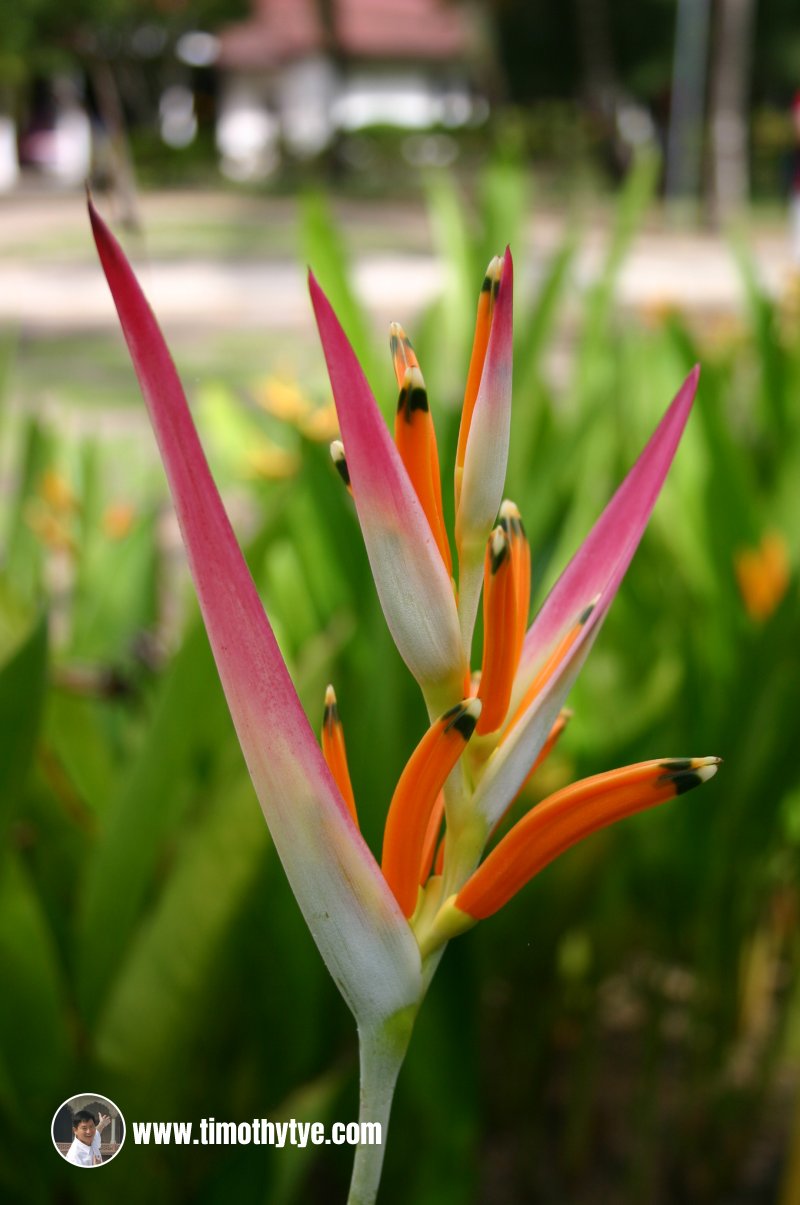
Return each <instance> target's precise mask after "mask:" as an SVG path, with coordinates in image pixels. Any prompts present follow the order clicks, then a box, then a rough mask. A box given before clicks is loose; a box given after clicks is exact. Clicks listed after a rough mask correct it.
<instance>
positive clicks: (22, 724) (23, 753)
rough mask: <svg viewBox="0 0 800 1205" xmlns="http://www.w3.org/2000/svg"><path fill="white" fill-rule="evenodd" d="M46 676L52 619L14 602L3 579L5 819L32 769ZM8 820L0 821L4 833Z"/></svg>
mask: <svg viewBox="0 0 800 1205" xmlns="http://www.w3.org/2000/svg"><path fill="white" fill-rule="evenodd" d="M46 679H47V620H46V618H45V617H44V616H32V615H31V614H30V610H29V609H28V608H24V607H21V606H20V605H19V604H18V603H16V602H15V601H13V600H12V598H11V597H10V595H9V593H8V591H7V589H6V588H5V585H4V583H3V582H2V581H1V580H0V732H2V740H0V806H2V813H0V817H1V818H2V821H3V822H5V821H7V819H8V813H9V811H10V809H11V808H12V807H13V806H14V804H15V802H16V800H17V798H18V795H19V792H20V790H21V788H22V786H23V784H24V782H25V778H26V776H27V774H28V772H29V769H30V766H31V762H32V759H33V755H34V750H35V747H36V737H37V733H38V729H39V722H40V718H41V713H42V705H43V701H44V695H45V687H46ZM4 830H5V823H2V824H0V831H4Z"/></svg>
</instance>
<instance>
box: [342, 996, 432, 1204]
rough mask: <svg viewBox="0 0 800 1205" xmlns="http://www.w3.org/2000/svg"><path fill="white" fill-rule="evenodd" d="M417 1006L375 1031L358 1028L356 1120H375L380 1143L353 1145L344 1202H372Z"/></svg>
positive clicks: (381, 1166)
mask: <svg viewBox="0 0 800 1205" xmlns="http://www.w3.org/2000/svg"><path fill="white" fill-rule="evenodd" d="M418 1007H419V1006H418V1005H413V1006H411V1007H409V1008H407V1009H404V1010H403V1011H402V1012H400V1013H395V1015H394V1016H393V1017H390V1018H389V1019H388V1021H386V1022H385V1023H384V1024H383V1025H382V1026H380V1027H379V1028H378V1029H376V1030H371V1031H364V1030H359V1062H360V1074H361V1088H360V1101H359V1111H358V1120H359V1122H362V1123H363V1122H378V1123H379V1124H380V1127H381V1142H380V1143H378V1144H376V1145H374V1146H371V1145H367V1144H366V1143H364V1144H362V1145H360V1146H358V1147H356V1155H355V1160H354V1162H353V1175H352V1179H351V1181H350V1192H349V1194H348V1197H347V1205H373V1203H374V1201H375V1199H376V1197H377V1195H378V1186H379V1185H380V1181H381V1171H382V1169H383V1153H384V1149H385V1146H386V1138H387V1134H388V1129H389V1114H390V1112H391V1109H392V1100H393V1098H394V1090H395V1085H396V1084H397V1076H398V1074H399V1072H400V1068H401V1066H402V1065H403V1059H404V1058H405V1056H406V1051H407V1050H408V1043H409V1041H410V1039H411V1031H412V1029H413V1027H414V1019H415V1017H416V1015H417V1008H418Z"/></svg>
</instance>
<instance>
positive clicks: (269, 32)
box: [220, 0, 471, 68]
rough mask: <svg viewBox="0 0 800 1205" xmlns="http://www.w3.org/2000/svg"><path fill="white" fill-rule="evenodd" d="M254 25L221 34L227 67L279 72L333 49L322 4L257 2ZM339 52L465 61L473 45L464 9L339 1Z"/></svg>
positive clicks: (436, 1)
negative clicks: (321, 12)
mask: <svg viewBox="0 0 800 1205" xmlns="http://www.w3.org/2000/svg"><path fill="white" fill-rule="evenodd" d="M253 8H254V13H253V17H252V18H251V19H250V20H249V21H245V22H242V23H241V24H239V25H229V26H228V27H227V28H226V29H223V30H222V31H221V33H220V41H221V48H220V63H221V65H222V66H223V67H239V68H248V67H249V68H259V67H276V66H279V65H280V64H282V63H286V62H291V61H292V60H295V59H298V58H305V57H306V56H307V55H311V54H324V53H325V52H326V51H327V50H329V49H332V47H331V46H330V45H329V41H328V38H327V33H326V30H325V27H324V25H323V23H322V21H321V19H320V15H319V4H318V3H317V0H253ZM332 8H333V33H334V41H335V49H336V50H337V51H338V52H339V53H342V54H344V55H345V56H347V57H351V58H359V59H381V60H384V61H395V62H397V61H403V60H408V59H411V60H414V61H420V60H424V59H435V60H437V61H441V60H442V59H449V58H454V59H462V58H463V57H464V56H465V54H466V53H467V52H468V50H469V47H470V43H471V31H470V27H469V24H468V21H467V19H466V17H465V14H464V11H463V9H461V8H460V7H459V6H458V5H456V4H453V3H448V2H447V0H333V3H332Z"/></svg>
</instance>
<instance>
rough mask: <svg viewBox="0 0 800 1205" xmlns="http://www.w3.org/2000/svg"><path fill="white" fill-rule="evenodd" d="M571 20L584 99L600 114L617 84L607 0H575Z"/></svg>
mask: <svg viewBox="0 0 800 1205" xmlns="http://www.w3.org/2000/svg"><path fill="white" fill-rule="evenodd" d="M575 21H576V25H577V31H578V43H579V46H580V52H581V58H582V60H583V73H584V86H583V90H584V95H585V97H586V102H587V104H588V106H589V108H590V109H592V110H594V111H597V112H601V113H602V112H603V111H604V110H605V109H606V108H607V105H608V101H609V97H611V96H614V95H615V93H616V87H617V79H616V72H615V70H614V53H613V49H612V39H611V22H610V18H609V9H608V0H575Z"/></svg>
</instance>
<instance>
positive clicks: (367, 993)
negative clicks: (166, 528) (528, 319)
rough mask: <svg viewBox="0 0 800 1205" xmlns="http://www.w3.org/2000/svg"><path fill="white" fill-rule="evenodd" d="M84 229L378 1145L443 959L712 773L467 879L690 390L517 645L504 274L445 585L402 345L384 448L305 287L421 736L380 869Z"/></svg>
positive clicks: (477, 361) (593, 790) (133, 299)
mask: <svg viewBox="0 0 800 1205" xmlns="http://www.w3.org/2000/svg"><path fill="white" fill-rule="evenodd" d="M89 210H90V217H91V221H92V227H93V231H94V236H95V241H96V244H97V249H98V252H99V255H100V260H101V263H102V266H103V269H104V271H105V274H106V278H107V280H108V283H109V286H110V288H111V293H112V296H113V298H114V301H115V304H116V306H117V310H118V313H119V317H120V322H121V324H122V329H123V332H124V335H125V338H126V340H127V343H128V347H129V350H130V353H131V358H132V360H133V364H134V368H135V370H136V373H137V376H138V378H139V383H140V385H141V388H142V392H143V394H144V397H145V400H146V402H147V405H148V409H149V411H150V416H151V419H152V423H153V427H154V429H155V433H156V437H157V440H158V444H159V448H160V451H161V455H162V459H163V461H164V465H165V468H166V472H167V478H168V480H169V484H170V488H171V491H172V495H173V499H174V503H175V509H176V511H177V514H178V519H179V521H180V525H181V530H182V534H183V539H184V543H185V545H186V550H187V555H188V560H189V566H190V569H191V572H192V575H193V578H194V582H195V586H196V589H197V594H198V597H199V600H200V607H201V611H202V614H203V618H204V621H205V624H206V627H207V630H208V635H209V640H210V643H211V647H212V650H213V652H214V656H215V659H216V662H217V667H218V669H219V674H220V678H221V681H222V685H223V688H224V691H225V694H226V698H227V700H228V705H229V707H230V711H231V715H232V717H233V721H234V724H235V727H236V731H237V734H238V736H239V741H240V743H241V746H242V751H243V753H244V756H245V760H246V762H247V766H248V769H249V771H250V775H251V777H252V779H253V784H254V786H255V789H256V793H257V795H258V798H259V801H260V803H261V807H262V810H263V812H264V815H265V818H266V820H267V823H268V825H269V828H270V832H271V834H272V838H273V841H274V843H275V847H276V849H277V851H278V854H279V856H280V858H281V861H282V862H283V865H284V868H285V870H286V874H287V877H288V879H289V882H290V885H291V887H292V890H293V891H294V894H295V896H296V897H297V900H298V903H299V905H300V908H301V909H302V911H303V914H304V916H305V918H306V921H307V923H308V926H309V929H310V930H311V933H312V935H313V937H314V939H315V941H316V943H317V945H318V947H319V949H320V952H321V954H322V957H323V958H324V960H325V962H326V964H327V965H328V968H329V969H330V971H331V974H332V976H333V978H334V980H335V982H336V984H337V986H338V987H339V989H340V991H341V992H342V994H343V996H344V998H345V1000H346V1001H347V1003H348V1004H349V1006H350V1008H351V1009H352V1011H353V1013H354V1015H355V1018H356V1022H357V1025H358V1032H359V1048H360V1071H361V1097H360V1101H361V1103H360V1113H361V1117H362V1119H364V1120H370V1121H380V1122H382V1123H383V1125H384V1126H385V1125H386V1123H387V1122H388V1116H389V1110H390V1107H391V1101H392V1095H393V1092H394V1085H395V1081H396V1078H397V1074H398V1071H399V1068H400V1065H401V1063H402V1060H403V1057H404V1054H405V1050H406V1047H407V1044H408V1039H409V1036H410V1033H411V1027H412V1025H413V1021H414V1017H415V1015H416V1012H417V1009H418V1007H419V1004H420V1002H421V1000H422V998H423V996H424V994H425V991H426V990H427V987H428V985H429V983H430V980H431V977H432V975H433V973H434V971H435V969H436V966H437V964H438V960H439V957H440V955H441V952H442V950H443V948H444V945H445V944H446V943H447V941H448V940H449V939H450V938H451V937H453V936H455V935H456V934H458V933H460V932H462V931H464V930H465V929H467V928H470V927H471V926H472V925H474V924H475V923H477V921H479V920H481V919H484V918H486V917H488V916H490V915H491V914H492V913H493V912H495V911H496V910H497V909H498V908H500V907H502V905H503V904H505V903H506V902H507V901H508V900H509V899H510V898H511V897H512V896H513V895H514V894H515V893H516V892H517V891H518V890H520V888H521V887H523V886H524V884H525V883H526V882H527V881H528V880H529V879H530V878H531V877H533V875H535V874H536V873H538V871H539V870H541V869H542V868H543V867H544V866H545V865H547V864H548V863H549V862H550V861H552V860H553V859H554V858H555V857H557V856H558V855H559V854H560V853H562V852H564V851H565V850H566V849H568V848H569V847H570V846H571V845H573V844H575V842H577V841H579V840H581V839H582V838H583V837H584V836H587V835H588V834H589V833H591V832H594V831H595V830H597V829H600V828H603V827H604V826H606V825H608V824H611V823H613V822H614V821H615V820H618V819H621V818H622V817H624V816H628V815H630V814H632V813H633V812H636V811H639V810H641V809H643V808H646V807H650V806H652V805H654V804H657V803H660V802H663V801H664V800H666V799H668V798H671V797H672V796H674V795H677V794H681V793H683V792H685V791H686V790H689V789H690V788H691V787H693V786H697V785H699V784H700V783H701V782H703V781H705V780H706V779H708V778H709V777H710V776H711V775H712V774H713V773H714V772H715V770H716V767H717V763H718V759H716V758H694V759H692V758H680V759H675V758H671V759H662V760H660V761H651V762H643V763H641V764H640V765H637V766H629V767H627V768H626V769H623V770H616V771H612V772H610V773H607V774H601V775H598V776H596V777H594V778H589V779H585V780H584V781H582V782H578V783H574V784H573V785H572V786H569V787H566V788H564V789H563V790H561V791H558V792H556V793H555V794H554V795H552V796H551V797H550V798H549V799H546V800H544V801H543V802H542V803H540V804H538V805H537V806H536V807H534V808H532V809H531V810H530V811H529V812H528V813H527V815H525V816H524V817H523V818H522V819H521V820H520V821H518V822H517V824H515V825H514V826H513V827H512V828H511V830H510V831H509V832H508V833H507V834H506V836H504V837H503V839H502V840H501V841H500V842H499V844H498V845H497V846H496V847H495V848H494V849H492V850H491V852H490V853H489V854H488V856H486V857H485V858H484V859H483V861H481V858H482V856H483V854H484V850H485V848H486V846H487V843H488V842H489V839H490V837H491V836H492V835H493V833H494V830H495V829H496V828H497V826H498V824H499V823H500V821H501V820H502V818H503V817H504V816H505V814H506V813H507V811H508V809H509V808H510V806H511V804H512V803H513V802H514V800H515V799H516V798H517V797H518V795H519V793H520V792H521V791H522V789H523V788H524V786H525V784H526V783H527V781H528V779H529V778H530V776H531V774H533V773H534V772H535V770H536V769H537V767H538V766H539V765H540V764H541V762H542V760H543V759H544V758H545V757H546V756H547V754H548V753H549V751H550V749H551V748H552V747H553V745H554V744H555V742H556V741H557V740H558V739H559V737H560V735H561V733H562V732H563V730H564V727H565V725H566V723H567V720H568V718H569V715H570V714H571V713H569V712H566V711H565V710H564V708H563V703H564V699H565V696H566V694H567V692H568V690H569V687H570V685H571V683H572V681H573V680H574V678H575V676H576V674H577V672H578V670H579V668H580V666H581V665H582V664H583V661H584V660H585V658H586V656H587V654H588V651H589V648H590V646H591V644H592V642H593V640H594V638H595V636H596V635H597V632H598V631H599V627H600V624H601V622H602V619H603V617H604V616H605V614H606V613H607V610H608V607H609V605H610V603H611V600H612V599H613V597H614V594H615V593H616V590H617V588H618V587H619V584H620V582H621V580H622V576H623V574H624V573H625V570H626V569H627V566H628V564H629V562H630V560H631V558H632V556H633V553H634V551H635V549H636V546H637V544H638V542H639V539H640V538H641V535H642V532H643V530H644V527H645V525H646V523H647V519H648V517H649V514H650V511H651V510H652V507H653V505H654V503H655V500H656V497H657V495H658V493H659V490H660V488H661V485H662V483H663V480H664V477H665V475H666V473H667V470H668V468H669V465H670V463H671V461H672V458H673V456H674V454H675V450H676V448H677V444H678V441H679V439H680V435H681V432H682V430H683V427H684V425H685V423H686V420H687V418H688V414H689V410H690V407H691V404H692V399H693V396H694V392H695V388H696V384H697V371H696V370H695V372H694V373H693V374H691V376H690V377H689V378H688V380H687V382H686V383H685V384H684V386H683V387H682V389H681V390H680V392H679V393H678V395H677V397H676V399H675V401H674V402H673V403H672V405H671V406H670V408H669V410H668V411H667V413H666V415H665V417H664V418H663V420H662V422H661V424H660V425H659V427H658V429H657V430H656V432H655V434H654V435H653V437H652V439H651V440H650V442H649V444H648V445H647V447H646V448H645V450H644V452H643V453H642V455H641V456H640V458H639V460H638V461H637V462H636V464H635V465H634V467H633V469H631V471H630V473H629V474H628V476H627V477H626V479H625V481H624V482H623V483H622V485H621V486H620V487H619V489H618V490H617V493H616V494H615V495H614V497H613V499H612V500H611V502H610V503H609V505H608V507H607V508H606V510H605V511H604V512H603V514H602V515H601V517H600V519H598V521H597V523H596V524H595V526H594V528H593V529H592V531H591V533H590V534H589V537H588V538H587V540H586V542H585V543H584V545H583V546H582V548H581V549H580V550H579V551H578V552H577V553H576V555H575V557H574V558H573V560H572V562H571V563H570V565H569V566H568V568H567V569H566V571H565V572H564V574H563V575H562V577H561V579H560V580H559V582H558V583H557V584H556V586H555V588H554V589H553V590H552V592H551V593H550V595H549V597H548V599H547V600H546V602H545V604H544V606H543V608H542V610H541V612H540V613H539V615H538V617H537V618H536V619H535V620H534V622H533V624H532V625H531V627H530V628H528V627H527V625H528V611H529V606H530V592H531V583H530V564H531V560H530V549H529V547H528V542H527V539H526V537H525V531H524V527H523V524H522V519H521V516H520V513H519V510H518V509H517V507H516V506H515V505H514V504H513V503H512V502H510V501H508V500H506V501H505V502H502V489H503V478H504V476H505V466H506V459H507V454H508V423H509V411H510V384H511V304H512V264H511V256H510V254H509V252H508V251H506V254H505V257H504V258H503V259H502V260H500V259H497V260H493V261H492V264H490V266H489V269H488V271H487V274H486V280H485V282H484V288H483V290H482V291H481V300H480V302H479V307H478V320H477V324H476V335H475V341H474V345H473V353H472V360H471V363H470V369H469V377H468V384H467V389H466V393H465V402H464V412H463V416H462V423H461V431H460V435H459V444H458V449H457V454H456V478H455V483H454V485H455V514H456V531H455V545H454V546H455V550H456V553H457V575H458V581H457V582H456V581H454V578H453V569H454V566H453V558H452V555H451V546H450V541H449V537H448V533H447V530H446V527H445V522H444V508H443V505H442V492H441V481H440V477H439V463H438V451H437V446H436V436H435V430H434V426H433V421H432V417H431V411H430V403H429V399H428V394H427V390H426V388H425V382H424V378H423V376H422V370H421V368H420V365H419V363H418V361H417V357H416V354H415V352H414V350H413V347H412V345H411V342H410V340H409V339H408V336H407V335H406V333H405V331H403V329H402V327H400V326H398V325H397V324H393V325H392V328H391V341H390V346H391V352H392V359H393V363H394V369H395V376H396V379H397V384H398V388H399V400H398V407H397V414H396V420H395V440H394V441H393V440H392V439H391V437H390V435H389V432H388V430H387V429H386V426H385V424H384V422H383V419H382V417H381V414H380V411H379V410H378V407H377V405H376V403H375V401H374V398H373V396H372V394H371V392H370V389H369V386H368V385H367V382H366V380H365V378H364V375H363V373H362V372H361V369H360V367H359V365H358V362H357V360H356V357H355V355H354V353H353V351H352V348H351V347H350V344H349V343H348V341H347V338H346V336H345V334H344V332H343V331H342V328H341V326H340V325H339V323H338V321H337V319H336V317H335V315H334V313H333V310H332V309H331V307H330V304H329V303H328V301H327V299H326V297H325V295H324V294H323V292H322V290H321V289H320V287H319V285H318V284H317V283H316V281H315V280H314V278H313V277H311V278H310V289H311V298H312V303H313V307H314V311H315V314H316V317H317V323H318V326H319V330H320V334H321V337H322V344H323V349H324V352H325V357H326V360H327V363H328V369H329V373H330V377H331V383H332V386H333V393H334V399H335V403H336V408H337V411H338V419H339V426H340V430H341V434H342V439H341V440H340V441H339V440H337V441H334V443H333V444H332V445H331V454H332V457H333V461H334V464H335V466H336V469H337V471H338V472H339V474H340V476H341V477H342V480H343V482H344V484H345V485H346V486H347V488H348V490H349V491H350V492H351V494H352V497H353V500H354V503H355V507H356V511H357V514H358V518H359V522H360V524H361V528H362V532H363V535H364V541H365V545H366V549H367V553H368V556H369V559H370V564H371V566H372V570H373V575H374V578H375V584H376V588H377V592H378V596H379V599H380V602H381V605H382V607H383V610H384V613H385V615H386V619H387V622H388V625H389V628H390V630H391V632H392V635H393V637H394V639H395V642H396V644H397V647H398V649H399V651H400V653H401V655H402V657H403V658H404V660H405V661H406V664H407V665H408V667H409V669H410V670H411V672H412V673H413V674H414V676H415V677H416V679H417V681H418V683H419V685H420V687H421V689H422V692H423V696H424V699H425V702H426V705H427V708H428V712H429V716H430V724H429V727H428V730H427V731H426V732H425V733H424V734H423V735H422V737H421V739H420V740H419V741H418V743H417V745H416V748H415V749H414V751H413V752H412V753H411V755H410V757H409V760H408V763H407V765H406V767H405V769H404V771H403V773H402V774H401V776H400V779H399V781H398V783H397V786H396V788H395V790H394V793H393V795H392V799H391V803H390V805H389V809H388V814H387V819H386V826H385V831H384V840H383V850H382V857H381V865H380V866H378V863H377V862H376V860H375V858H374V856H373V854H372V853H371V852H370V850H369V848H368V847H367V845H366V844H365V842H364V840H363V838H362V836H361V833H360V831H359V826H358V814H357V807H356V798H355V794H354V791H353V785H352V782H351V779H350V773H349V769H348V762H347V751H346V746H345V738H344V727H343V724H342V719H341V715H340V713H339V708H338V703H337V700H336V695H335V692H334V690H333V687H332V686H329V687H328V689H327V691H326V694H325V705H324V712H323V717H322V729H321V743H320V744H321V747H320V744H318V743H317V741H316V739H315V738H314V735H313V733H312V731H311V728H310V726H309V723H308V720H307V719H306V716H305V715H304V713H303V711H302V708H301V706H300V702H299V700H298V698H297V694H296V692H295V690H294V687H293V685H292V682H291V680H290V677H289V674H288V671H287V669H286V666H285V665H284V662H283V660H282V658H281V655H280V652H279V650H278V647H277V644H276V642H275V638H274V636H273V633H272V629H271V627H270V625H269V621H268V620H267V617H266V615H265V613H264V610H263V608H262V606H261V603H260V601H259V598H258V595H257V592H256V589H255V585H254V583H253V580H252V578H251V577H250V574H249V572H248V570H247V567H246V565H245V562H244V559H243V557H242V554H241V552H240V550H239V547H238V545H237V543H236V539H235V536H234V534H233V531H232V528H231V526H230V523H229V521H228V519H227V516H226V514H225V511H224V509H223V506H222V502H221V500H220V497H219V494H218V493H217V490H216V487H215V485H214V483H213V480H212V478H211V474H210V472H209V469H208V465H207V463H206V460H205V457H204V455H203V451H202V448H201V446H200V442H199V439H198V437H197V432H196V431H195V428H194V425H193V423H192V419H191V415H190V412H189V408H188V406H187V403H186V399H185V397H184V394H183V390H182V388H181V385H180V382H179V380H178V376H177V373H176V371H175V368H174V365H173V363H172V360H171V358H170V355H169V352H168V350H167V347H166V344H165V343H164V340H163V337H162V335H161V333H160V331H159V329H158V326H157V324H156V320H155V318H154V316H153V314H152V312H151V310H150V308H149V306H148V304H147V302H146V300H145V298H144V295H143V293H142V291H141V289H140V287H139V285H138V283H137V281H136V279H135V277H134V274H133V272H132V270H131V268H130V266H129V264H128V263H127V261H126V259H125V257H124V255H123V253H122V251H121V249H120V247H119V245H118V243H117V242H116V240H115V239H114V238H113V236H112V235H111V234H110V232H109V231H108V229H107V228H106V226H105V225H104V223H103V222H102V220H101V219H100V217H99V216H98V214H97V212H96V211H95V209H94V207H93V206H92V204H91V202H90V204H89ZM501 503H502V504H501ZM481 587H482V588H483V592H484V633H485V634H484V648H483V657H482V663H481V668H480V672H478V673H476V674H471V673H470V668H469V665H470V655H471V651H472V649H471V646H472V629H473V626H474V621H475V615H476V611H477V606H478V605H479V602H480V592H481ZM526 629H527V630H526ZM382 1158H383V1148H382V1146H379V1147H366V1146H360V1147H358V1149H357V1151H356V1157H355V1164H354V1169H353V1179H352V1183H351V1190H350V1197H349V1201H350V1202H351V1205H357V1203H358V1205H368V1203H369V1202H372V1201H374V1199H375V1195H376V1193H377V1188H378V1183H379V1178H380V1170H381V1163H382Z"/></svg>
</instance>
